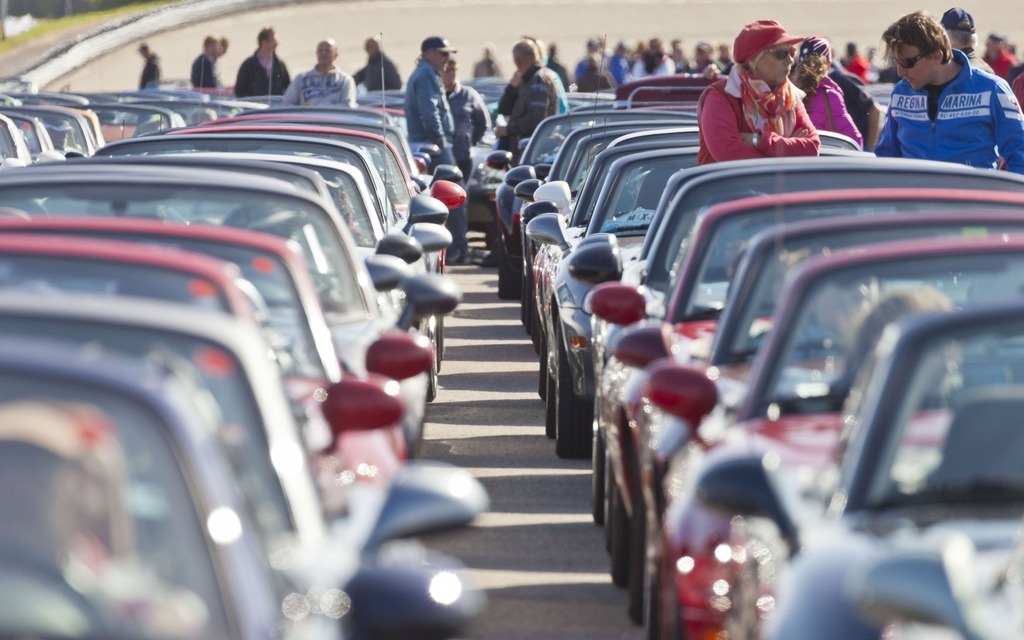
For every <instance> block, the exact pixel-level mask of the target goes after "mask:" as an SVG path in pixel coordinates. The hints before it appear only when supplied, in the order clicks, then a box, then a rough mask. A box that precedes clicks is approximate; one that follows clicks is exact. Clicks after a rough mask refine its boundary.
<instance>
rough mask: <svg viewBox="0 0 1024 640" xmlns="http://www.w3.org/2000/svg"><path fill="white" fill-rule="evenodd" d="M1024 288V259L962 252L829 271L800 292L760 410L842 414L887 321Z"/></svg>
mask: <svg viewBox="0 0 1024 640" xmlns="http://www.w3.org/2000/svg"><path fill="white" fill-rule="evenodd" d="M1022 292H1024V256H1012V255H1008V254H991V253H990V254H989V255H980V254H973V253H968V254H959V255H951V256H943V257H934V256H927V257H917V258H912V257H911V258H907V259H903V260H891V261H888V262H885V263H874V264H870V265H857V266H856V267H851V268H847V269H842V270H838V271H836V272H834V273H828V274H824V275H822V277H820V278H818V279H817V280H816V281H814V282H812V283H811V284H810V285H809V286H808V287H807V289H806V291H803V292H793V293H792V294H791V295H794V296H799V298H798V299H797V307H796V309H795V313H794V315H793V316H792V322H790V323H789V325H788V326H787V327H785V329H784V331H785V333H783V334H782V335H781V336H779V338H780V341H781V342H780V344H781V348H780V350H779V351H778V354H777V357H774V358H773V359H772V362H771V364H770V368H769V369H768V370H767V371H766V372H765V376H764V379H765V380H766V382H767V384H765V385H764V387H763V389H764V391H763V395H762V396H761V397H756V398H752V400H753V401H754V404H755V407H756V409H755V414H756V415H767V416H769V417H772V416H779V415H784V414H800V413H819V412H835V411H838V410H839V409H840V407H841V405H842V402H843V400H845V398H846V395H847V393H848V391H849V388H850V384H851V382H852V378H853V376H854V375H855V374H856V371H857V368H858V367H859V366H860V364H861V362H862V358H863V357H864V356H865V355H866V354H867V352H868V351H869V350H870V349H871V348H873V345H874V343H875V341H876V340H877V337H878V333H879V332H880V329H881V327H882V326H884V321H892V320H895V319H897V318H898V317H900V316H901V315H904V314H906V313H911V312H915V311H941V310H946V309H952V308H959V307H963V306H965V305H968V304H973V303H978V302H984V301H993V300H999V299H1005V298H1006V296H1007V295H1014V293H1017V294H1020V293H1022Z"/></svg>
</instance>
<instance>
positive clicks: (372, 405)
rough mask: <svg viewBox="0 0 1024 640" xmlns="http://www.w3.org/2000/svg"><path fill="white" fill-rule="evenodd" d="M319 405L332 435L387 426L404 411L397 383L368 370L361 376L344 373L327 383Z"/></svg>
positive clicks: (396, 420) (399, 417)
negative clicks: (323, 396) (366, 374)
mask: <svg viewBox="0 0 1024 640" xmlns="http://www.w3.org/2000/svg"><path fill="white" fill-rule="evenodd" d="M321 408H322V410H323V413H324V418H326V419H327V423H328V424H329V425H330V426H331V431H332V432H333V433H334V435H335V437H337V436H339V435H341V433H343V432H345V431H367V430H370V429H380V428H382V427H388V426H391V425H393V424H395V423H396V422H398V421H399V420H401V419H402V416H403V415H404V413H405V407H404V406H403V405H402V401H401V400H400V399H399V397H398V383H397V382H395V381H394V380H388V379H386V378H382V377H380V376H375V375H372V374H371V375H369V376H367V377H366V378H363V379H361V378H356V377H355V376H346V377H344V378H342V380H341V381H340V382H335V383H334V384H332V385H330V386H329V387H327V398H325V399H324V402H323V404H322V405H321Z"/></svg>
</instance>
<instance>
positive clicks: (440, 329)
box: [434, 316, 444, 372]
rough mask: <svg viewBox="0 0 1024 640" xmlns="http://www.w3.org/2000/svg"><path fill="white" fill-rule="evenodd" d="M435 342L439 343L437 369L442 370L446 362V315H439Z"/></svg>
mask: <svg viewBox="0 0 1024 640" xmlns="http://www.w3.org/2000/svg"><path fill="white" fill-rule="evenodd" d="M434 343H435V344H437V370H438V372H440V371H441V363H443V362H444V316H437V328H436V329H434Z"/></svg>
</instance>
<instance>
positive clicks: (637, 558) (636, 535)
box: [626, 478, 647, 624]
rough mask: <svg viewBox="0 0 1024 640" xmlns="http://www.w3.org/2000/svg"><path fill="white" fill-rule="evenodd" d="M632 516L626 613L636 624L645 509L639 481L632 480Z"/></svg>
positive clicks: (641, 616) (641, 612)
mask: <svg viewBox="0 0 1024 640" xmlns="http://www.w3.org/2000/svg"><path fill="white" fill-rule="evenodd" d="M632 493H633V515H632V517H631V518H630V519H629V561H628V562H629V578H628V583H627V587H628V590H629V600H628V603H629V604H628V606H627V608H626V613H627V614H628V615H629V619H630V620H632V621H633V622H635V623H637V624H642V623H643V621H644V558H645V555H646V552H647V550H646V544H647V520H646V508H645V506H644V503H643V496H642V495H641V494H640V480H639V478H633V489H632Z"/></svg>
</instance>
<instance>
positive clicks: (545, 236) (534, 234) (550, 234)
mask: <svg viewBox="0 0 1024 640" xmlns="http://www.w3.org/2000/svg"><path fill="white" fill-rule="evenodd" d="M563 225H564V222H563V219H562V216H560V215H559V214H557V213H543V214H541V215H539V216H537V217H536V218H534V219H533V220H530V223H529V224H528V225H526V235H527V237H529V238H530V239H531V240H533V241H534V242H538V243H540V244H553V245H556V246H558V247H561V249H562V251H565V250H567V249H568V248H569V242H568V241H567V240H566V239H565V229H564V226H563Z"/></svg>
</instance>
